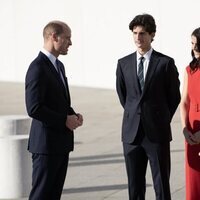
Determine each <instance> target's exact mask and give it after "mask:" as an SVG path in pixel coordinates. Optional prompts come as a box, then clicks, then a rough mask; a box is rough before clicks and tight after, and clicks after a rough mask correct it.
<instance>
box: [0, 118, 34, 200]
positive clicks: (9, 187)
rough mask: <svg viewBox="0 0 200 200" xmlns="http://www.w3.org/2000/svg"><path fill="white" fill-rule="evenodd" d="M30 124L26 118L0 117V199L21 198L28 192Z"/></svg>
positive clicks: (29, 182)
mask: <svg viewBox="0 0 200 200" xmlns="http://www.w3.org/2000/svg"><path fill="white" fill-rule="evenodd" d="M30 123H31V119H30V118H29V117H28V116H22V115H9V116H0V199H17V198H23V197H27V196H28V194H29V192H30V189H31V171H32V167H31V165H32V163H31V156H30V154H29V153H28V151H27V144H28V133H29V129H30Z"/></svg>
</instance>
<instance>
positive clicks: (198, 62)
mask: <svg viewBox="0 0 200 200" xmlns="http://www.w3.org/2000/svg"><path fill="white" fill-rule="evenodd" d="M191 36H194V37H196V39H197V44H196V47H195V50H196V51H198V52H200V27H199V28H196V29H195V30H194V31H193V32H192V35H191ZM191 55H192V61H191V62H190V69H191V70H192V71H196V70H197V69H198V68H200V58H195V56H194V52H193V50H192V51H191Z"/></svg>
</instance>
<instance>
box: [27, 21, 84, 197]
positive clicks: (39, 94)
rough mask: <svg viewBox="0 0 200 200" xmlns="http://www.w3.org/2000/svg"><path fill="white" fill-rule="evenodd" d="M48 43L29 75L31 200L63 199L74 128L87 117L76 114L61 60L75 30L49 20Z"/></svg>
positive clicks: (45, 38)
mask: <svg viewBox="0 0 200 200" xmlns="http://www.w3.org/2000/svg"><path fill="white" fill-rule="evenodd" d="M43 37H44V46H43V49H42V50H41V52H40V53H39V55H38V56H37V58H35V60H34V61H33V62H32V63H31V64H30V66H29V68H28V71H27V74H26V83H25V86H26V92H25V94H26V108H27V112H28V115H29V116H30V117H32V118H33V119H32V124H31V130H30V137H29V143H28V150H29V151H30V152H31V153H32V163H33V173H32V190H31V193H30V196H29V199H30V200H59V199H60V197H61V194H62V189H63V185H64V181H65V177H66V172H67V167H68V159H69V152H70V151H72V150H73V148H74V141H73V140H74V137H73V130H74V129H76V128H77V127H79V126H81V125H82V123H83V117H82V115H81V114H78V113H76V112H75V111H74V110H73V109H72V107H71V102H70V94H69V88H68V83H67V78H66V76H65V70H64V65H63V64H62V63H61V62H60V61H59V60H58V59H57V58H58V56H59V55H66V54H67V52H68V47H69V46H70V45H71V44H72V43H71V30H70V28H69V26H68V25H67V24H65V23H64V22H61V21H52V22H49V23H48V24H47V25H46V26H45V27H44V30H43Z"/></svg>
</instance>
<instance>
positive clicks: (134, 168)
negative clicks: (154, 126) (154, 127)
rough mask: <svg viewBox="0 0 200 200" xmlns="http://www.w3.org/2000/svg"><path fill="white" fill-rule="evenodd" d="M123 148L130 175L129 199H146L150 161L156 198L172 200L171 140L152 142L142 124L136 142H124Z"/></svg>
mask: <svg viewBox="0 0 200 200" xmlns="http://www.w3.org/2000/svg"><path fill="white" fill-rule="evenodd" d="M161 134H162V133H161ZM123 149H124V157H125V163H126V170H127V176H128V191H129V200H145V191H146V169H147V163H148V161H149V163H150V168H151V173H152V179H153V184H154V190H155V197H156V200H171V194H170V184H169V178H170V168H171V164H170V144H169V142H166V143H152V142H151V141H150V140H149V139H148V138H147V136H146V135H145V134H144V131H143V128H142V126H141V125H140V127H139V130H138V134H137V138H136V140H135V142H134V143H133V144H127V143H123Z"/></svg>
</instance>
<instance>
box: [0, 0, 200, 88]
mask: <svg viewBox="0 0 200 200" xmlns="http://www.w3.org/2000/svg"><path fill="white" fill-rule="evenodd" d="M199 7H200V1H199V0H193V1H188V0H184V1H178V0H177V1H176V0H168V1H163V0H143V1H134V0H125V1H122V0H121V1H120V0H99V1H97V0H56V1H55V0H1V2H0V18H1V21H0V25H1V28H0V36H1V50H0V55H1V58H2V59H1V65H0V81H20V82H23V81H24V77H25V73H26V70H27V68H28V65H29V63H30V62H31V61H32V60H33V59H34V58H35V57H36V56H37V54H38V51H39V50H40V49H41V48H42V45H43V38H42V29H43V27H44V26H45V25H46V24H47V23H48V22H49V21H51V20H54V19H58V20H63V21H65V22H66V23H68V24H69V26H70V27H71V29H72V43H73V45H72V46H71V47H70V49H69V53H68V55H67V56H62V57H60V59H61V60H62V61H63V62H64V64H65V67H66V72H67V76H68V79H69V83H70V84H71V85H77V86H89V87H102V88H115V70H116V64H117V59H118V58H120V57H123V56H125V55H127V54H130V53H132V52H133V51H134V50H135V46H134V43H133V40H132V33H131V31H129V29H128V24H129V22H130V21H131V20H132V18H133V17H134V16H135V15H137V14H141V13H149V14H152V15H153V16H154V17H155V20H156V23H157V33H156V37H155V41H154V42H153V43H152V46H153V47H154V49H155V50H158V51H161V52H163V53H166V54H168V55H170V56H172V57H174V58H175V61H176V64H177V67H178V70H179V72H180V78H181V80H182V75H183V70H184V68H185V66H186V65H187V64H188V63H189V61H190V59H191V57H190V43H191V42H190V35H191V32H192V31H193V29H195V28H197V27H199V26H200V23H199V19H200V12H199Z"/></svg>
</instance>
